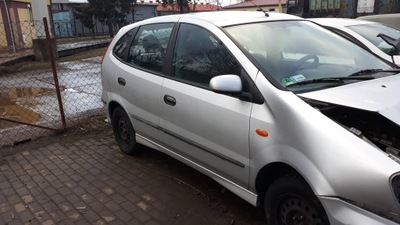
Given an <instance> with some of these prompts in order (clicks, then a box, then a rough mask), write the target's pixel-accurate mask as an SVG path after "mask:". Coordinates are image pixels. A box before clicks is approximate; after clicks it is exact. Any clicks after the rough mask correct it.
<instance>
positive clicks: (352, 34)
mask: <svg viewBox="0 0 400 225" xmlns="http://www.w3.org/2000/svg"><path fill="white" fill-rule="evenodd" d="M310 20H311V21H314V22H316V23H318V24H320V25H322V26H324V27H325V28H327V29H329V30H331V31H333V32H335V33H337V34H339V35H342V36H343V37H346V38H348V39H349V40H351V41H353V42H354V43H356V44H358V45H360V46H362V47H363V48H365V49H367V50H369V51H371V52H372V53H374V54H375V55H377V56H378V57H380V58H382V59H384V60H386V61H389V62H392V63H394V64H396V65H398V66H400V55H399V49H398V48H396V47H395V46H396V44H394V45H391V44H389V43H388V42H387V41H385V40H384V38H385V37H383V38H382V37H381V36H380V35H379V34H384V35H387V36H389V37H390V38H392V39H395V40H396V39H397V40H398V41H400V30H398V29H396V28H394V27H391V26H388V25H384V24H381V23H377V22H371V21H365V20H355V19H343V18H315V19H310Z"/></svg>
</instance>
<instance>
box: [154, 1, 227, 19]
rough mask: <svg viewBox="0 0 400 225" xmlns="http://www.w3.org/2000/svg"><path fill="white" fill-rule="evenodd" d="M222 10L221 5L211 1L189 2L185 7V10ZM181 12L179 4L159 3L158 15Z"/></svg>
mask: <svg viewBox="0 0 400 225" xmlns="http://www.w3.org/2000/svg"><path fill="white" fill-rule="evenodd" d="M218 10H222V8H221V7H219V6H217V5H214V4H210V3H197V2H196V3H195V4H193V3H189V4H188V7H186V8H184V12H185V13H188V12H209V11H218ZM179 13H181V11H180V7H179V5H178V4H174V5H170V4H166V5H164V4H163V3H161V2H159V3H158V5H157V15H158V16H165V15H171V14H179Z"/></svg>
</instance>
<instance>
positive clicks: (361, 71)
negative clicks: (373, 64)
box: [349, 69, 400, 77]
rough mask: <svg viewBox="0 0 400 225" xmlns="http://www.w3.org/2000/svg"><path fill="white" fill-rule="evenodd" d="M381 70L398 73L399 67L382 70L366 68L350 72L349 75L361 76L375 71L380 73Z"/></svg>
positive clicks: (399, 71)
mask: <svg viewBox="0 0 400 225" xmlns="http://www.w3.org/2000/svg"><path fill="white" fill-rule="evenodd" d="M381 72H386V73H400V69H391V70H383V69H366V70H360V71H357V72H355V73H352V74H350V75H349V77H356V76H363V75H368V74H375V73H381Z"/></svg>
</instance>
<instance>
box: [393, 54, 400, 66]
mask: <svg viewBox="0 0 400 225" xmlns="http://www.w3.org/2000/svg"><path fill="white" fill-rule="evenodd" d="M393 63H394V64H396V65H397V66H400V55H394V56H393Z"/></svg>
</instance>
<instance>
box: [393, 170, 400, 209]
mask: <svg viewBox="0 0 400 225" xmlns="http://www.w3.org/2000/svg"><path fill="white" fill-rule="evenodd" d="M392 189H393V193H394V196H395V197H396V199H397V202H398V203H399V205H400V175H399V174H398V175H396V176H395V177H393V179H392Z"/></svg>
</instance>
